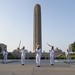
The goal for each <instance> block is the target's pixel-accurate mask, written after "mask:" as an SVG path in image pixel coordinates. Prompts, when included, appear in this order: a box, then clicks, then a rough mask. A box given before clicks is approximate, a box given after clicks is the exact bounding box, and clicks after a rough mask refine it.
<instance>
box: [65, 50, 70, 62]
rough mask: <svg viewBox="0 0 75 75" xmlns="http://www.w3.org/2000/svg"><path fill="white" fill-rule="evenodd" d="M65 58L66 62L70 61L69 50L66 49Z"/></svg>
mask: <svg viewBox="0 0 75 75" xmlns="http://www.w3.org/2000/svg"><path fill="white" fill-rule="evenodd" d="M66 58H67V60H66V62H68V63H69V62H70V51H69V50H68V49H67V51H66Z"/></svg>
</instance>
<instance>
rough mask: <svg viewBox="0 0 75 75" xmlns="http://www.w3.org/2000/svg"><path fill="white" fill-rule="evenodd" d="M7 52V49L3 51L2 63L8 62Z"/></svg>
mask: <svg viewBox="0 0 75 75" xmlns="http://www.w3.org/2000/svg"><path fill="white" fill-rule="evenodd" d="M7 58H8V52H7V50H4V51H3V63H8V59H7Z"/></svg>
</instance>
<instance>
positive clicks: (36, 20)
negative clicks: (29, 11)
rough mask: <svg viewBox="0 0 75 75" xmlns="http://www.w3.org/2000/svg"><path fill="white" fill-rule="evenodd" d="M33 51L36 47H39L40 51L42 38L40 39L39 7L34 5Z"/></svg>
mask: <svg viewBox="0 0 75 75" xmlns="http://www.w3.org/2000/svg"><path fill="white" fill-rule="evenodd" d="M33 27H34V28H33V50H34V51H35V49H36V46H37V45H40V48H41V49H42V37H41V6H40V5H39V4H36V5H35V7H34V26H33Z"/></svg>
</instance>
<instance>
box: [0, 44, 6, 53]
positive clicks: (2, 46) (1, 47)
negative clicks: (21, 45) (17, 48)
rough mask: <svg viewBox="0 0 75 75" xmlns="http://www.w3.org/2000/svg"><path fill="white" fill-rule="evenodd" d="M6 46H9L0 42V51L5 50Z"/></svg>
mask: <svg viewBox="0 0 75 75" xmlns="http://www.w3.org/2000/svg"><path fill="white" fill-rule="evenodd" d="M5 48H7V45H5V44H3V43H0V53H2V52H3V51H4V50H5Z"/></svg>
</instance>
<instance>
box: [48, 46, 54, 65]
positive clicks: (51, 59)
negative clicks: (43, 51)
mask: <svg viewBox="0 0 75 75" xmlns="http://www.w3.org/2000/svg"><path fill="white" fill-rule="evenodd" d="M49 52H50V64H51V65H54V46H52V49H51V50H49Z"/></svg>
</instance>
